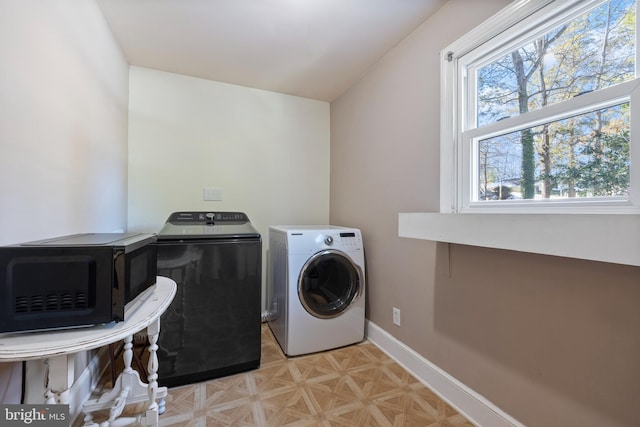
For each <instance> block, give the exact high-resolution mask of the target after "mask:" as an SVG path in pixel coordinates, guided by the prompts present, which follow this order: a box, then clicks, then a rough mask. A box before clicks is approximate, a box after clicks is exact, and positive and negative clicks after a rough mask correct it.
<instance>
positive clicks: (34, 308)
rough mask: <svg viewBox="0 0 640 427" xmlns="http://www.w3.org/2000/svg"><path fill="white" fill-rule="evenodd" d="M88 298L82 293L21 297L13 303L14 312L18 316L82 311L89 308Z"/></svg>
mask: <svg viewBox="0 0 640 427" xmlns="http://www.w3.org/2000/svg"><path fill="white" fill-rule="evenodd" d="M88 301H89V298H88V297H87V294H86V293H84V292H75V293H71V292H61V293H56V294H48V295H46V296H44V295H21V296H17V297H16V298H15V301H14V307H13V309H14V312H15V313H20V314H28V313H36V312H43V311H48V312H54V311H69V310H83V309H86V308H88V307H89V304H88Z"/></svg>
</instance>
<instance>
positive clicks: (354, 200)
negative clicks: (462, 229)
mask: <svg viewBox="0 0 640 427" xmlns="http://www.w3.org/2000/svg"><path fill="white" fill-rule="evenodd" d="M508 3H509V1H507V0H483V1H477V0H450V1H449V2H448V3H447V4H446V5H445V6H444V7H443V8H442V9H441V10H440V11H439V12H438V13H437V14H436V15H435V16H434V17H432V18H431V19H430V20H428V21H427V22H425V23H424V24H423V25H422V26H421V27H420V28H419V29H418V30H417V31H416V32H415V33H414V34H412V35H411V36H410V37H408V38H407V39H406V40H404V42H403V43H401V44H400V45H399V46H397V47H396V48H395V49H394V50H393V51H392V52H390V53H389V54H388V55H387V56H386V57H385V58H384V59H383V60H382V61H381V62H380V63H379V64H377V66H375V67H374V68H373V69H371V70H370V71H369V73H368V74H367V75H366V76H364V78H363V79H362V80H361V82H359V84H357V85H356V86H354V87H353V88H351V89H350V90H349V91H348V92H347V93H346V94H344V95H343V96H342V97H341V98H339V99H338V100H336V101H334V102H333V103H332V104H331V193H330V194H331V211H330V218H331V222H332V223H334V224H340V225H349V226H355V227H360V228H361V229H362V231H363V237H364V242H365V250H366V256H367V270H368V286H369V288H368V302H367V310H368V311H367V317H368V318H369V319H370V320H371V321H372V322H373V323H375V324H377V325H379V326H380V327H382V328H383V329H385V330H386V331H387V332H389V333H391V334H392V335H394V336H395V337H396V338H397V339H399V340H400V341H402V342H404V343H405V344H407V345H408V346H410V347H411V348H413V349H414V350H416V351H417V352H419V353H420V354H422V355H423V356H424V357H425V358H427V359H428V360H430V361H431V362H433V363H435V364H436V365H438V366H439V367H441V368H443V369H444V370H446V371H447V372H448V373H450V374H451V375H453V376H454V377H455V378H457V379H459V380H461V381H462V382H463V383H465V384H466V385H468V386H469V387H471V388H472V389H474V390H475V391H477V392H478V393H480V394H481V395H483V396H485V397H486V398H487V399H489V400H490V401H492V402H493V403H494V404H496V405H497V406H498V407H500V408H501V409H503V410H504V411H505V412H507V413H508V414H510V415H511V416H513V417H514V418H516V419H517V420H519V421H521V422H523V423H524V424H526V425H528V426H544V427H550V426H563V427H566V426H581V427H584V426H594V427H595V426H604V425H606V426H637V425H640V411H638V409H637V408H638V407H640V363H639V362H638V361H640V338H639V337H640V310H639V309H638V306H639V305H640V286H638V285H639V284H638V277H640V275H639V274H640V269H638V268H636V267H624V266H616V265H613V264H605V263H595V262H587V261H580V260H571V259H565V258H557V257H549V256H542V255H532V254H526V253H517V252H509V251H500V250H492V249H483V248H476V247H469V246H462V245H450V246H449V245H446V244H439V243H434V242H429V241H419V240H411V239H403V238H399V237H397V225H398V224H397V214H398V213H399V212H437V211H438V208H439V194H438V191H439V182H438V181H439V143H440V141H439V95H440V93H439V79H440V76H439V67H440V64H439V51H440V50H441V49H442V48H444V47H446V46H447V45H448V44H449V43H451V42H453V41H454V40H455V39H457V38H458V37H460V36H461V35H463V34H464V33H465V32H466V31H468V30H470V29H471V28H473V27H474V26H476V25H477V24H479V23H480V22H481V21H482V20H483V19H485V18H487V17H488V16H490V15H491V14H493V13H494V12H496V11H498V10H499V9H500V8H502V7H504V6H506V5H507V4H508ZM505 227H508V224H505ZM586 231H588V230H586ZM392 307H398V308H400V309H401V311H402V326H401V327H397V326H395V325H393V323H392Z"/></svg>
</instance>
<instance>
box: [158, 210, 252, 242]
mask: <svg viewBox="0 0 640 427" xmlns="http://www.w3.org/2000/svg"><path fill="white" fill-rule="evenodd" d="M229 238H232V239H247V238H260V234H259V233H258V232H257V231H256V229H255V228H253V226H252V225H251V222H249V218H248V217H247V215H246V214H244V213H242V212H174V213H172V214H171V215H170V216H169V218H168V219H167V222H166V223H165V225H164V227H163V228H162V230H160V233H158V240H177V239H180V240H181V239H229Z"/></svg>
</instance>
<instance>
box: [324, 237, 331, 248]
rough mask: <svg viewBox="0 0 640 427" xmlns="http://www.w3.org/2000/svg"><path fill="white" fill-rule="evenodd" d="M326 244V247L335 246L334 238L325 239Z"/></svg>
mask: <svg viewBox="0 0 640 427" xmlns="http://www.w3.org/2000/svg"><path fill="white" fill-rule="evenodd" d="M324 243H325V244H326V245H328V246H331V245H333V237H331V236H327V237H325V238H324Z"/></svg>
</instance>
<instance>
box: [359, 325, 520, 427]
mask: <svg viewBox="0 0 640 427" xmlns="http://www.w3.org/2000/svg"><path fill="white" fill-rule="evenodd" d="M366 335H367V339H368V340H369V341H371V342H372V343H373V344H375V345H376V346H377V347H378V348H380V349H381V350H382V351H384V352H385V353H386V354H387V355H389V357H391V358H392V359H394V360H395V361H396V362H398V364H400V365H401V366H402V367H404V368H405V369H406V370H408V371H409V372H410V373H411V374H413V375H414V376H415V377H416V378H418V380H420V382H422V383H423V384H424V385H425V386H427V387H428V388H429V389H431V390H432V391H433V392H434V393H436V394H437V395H438V396H440V398H442V399H443V400H444V401H445V402H447V403H448V404H449V405H451V406H452V407H453V408H454V409H455V410H456V411H458V412H460V413H461V414H462V415H464V416H465V417H466V418H467V419H468V420H469V421H471V422H472V423H474V424H476V425H478V426H487V427H525V426H524V424H522V423H520V422H519V421H517V420H515V419H514V418H513V417H511V416H510V415H509V414H507V413H505V412H504V411H503V410H501V409H500V408H498V407H497V406H496V405H494V404H493V403H491V402H490V401H489V400H487V399H486V398H484V397H483V396H482V395H480V394H478V393H477V392H475V391H474V390H472V389H471V388H469V387H468V386H466V385H465V384H463V383H462V382H460V381H458V380H457V379H455V378H454V377H452V376H451V375H449V374H448V373H447V372H445V371H444V370H442V369H441V368H439V367H438V366H436V365H434V364H433V363H431V362H430V361H429V360H427V359H425V358H424V357H423V356H421V355H420V354H418V353H417V352H416V351H415V350H413V349H412V348H410V347H409V346H407V345H406V344H404V343H402V342H401V341H398V340H397V339H396V338H395V337H393V336H392V335H391V334H389V333H388V332H387V331H385V330H384V329H382V328H380V327H379V326H378V325H376V324H375V323H372V322H370V321H368V320H367V334H366Z"/></svg>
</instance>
